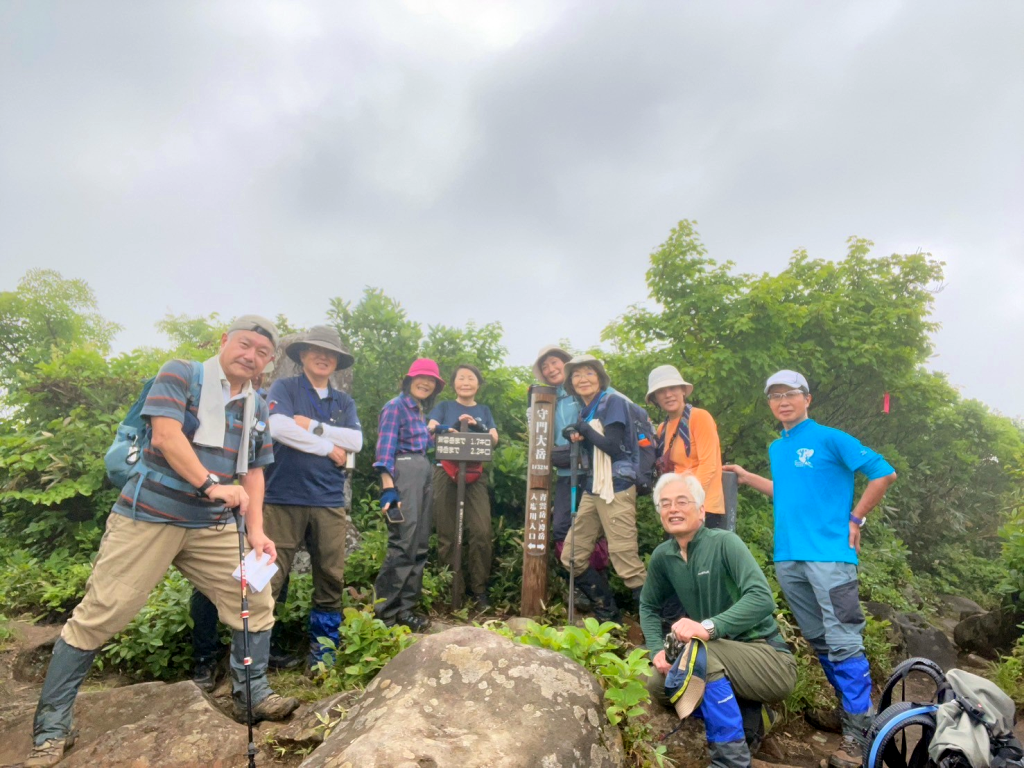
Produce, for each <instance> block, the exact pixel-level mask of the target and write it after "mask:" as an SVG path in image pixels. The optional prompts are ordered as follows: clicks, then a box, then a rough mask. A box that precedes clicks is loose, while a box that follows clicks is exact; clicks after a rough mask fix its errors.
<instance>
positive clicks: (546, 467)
mask: <svg viewBox="0 0 1024 768" xmlns="http://www.w3.org/2000/svg"><path fill="white" fill-rule="evenodd" d="M555 397H556V390H555V388H554V387H542V386H537V385H534V386H532V387H530V450H529V453H528V454H527V457H526V458H527V476H526V515H525V518H526V519H525V523H526V525H525V530H524V531H523V534H524V535H523V592H522V596H521V599H520V608H519V613H520V614H521V615H522V616H539V615H540V614H541V613H542V612H543V607H542V603H543V601H544V598H545V597H547V593H548V530H549V528H550V518H551V449H552V448H553V447H554V445H555Z"/></svg>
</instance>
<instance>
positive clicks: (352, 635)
mask: <svg viewBox="0 0 1024 768" xmlns="http://www.w3.org/2000/svg"><path fill="white" fill-rule="evenodd" d="M414 640H415V638H413V637H412V635H411V634H410V633H409V628H408V627H403V626H401V625H399V626H395V627H389V626H387V625H386V624H384V622H383V621H381V620H380V619H378V618H376V617H375V616H374V613H373V608H372V607H371V606H363V607H362V608H346V609H345V614H344V620H343V621H342V623H341V629H340V640H339V643H338V645H337V646H335V645H334V643H332V642H331V641H330V640H329V639H328V638H326V637H324V638H320V642H321V643H323V645H324V647H326V648H327V649H328V650H327V658H326V659H325V661H321V662H319V663H318V664H317V665H316V670H315V671H316V680H317V682H318V683H319V684H320V685H322V686H323V688H324V691H325V692H326V693H334V692H336V691H346V690H348V689H350V688H355V687H362V686H364V685H366V684H367V683H368V682H370V680H372V679H373V678H374V676H375V675H376V674H377V673H378V672H379V671H380V670H381V669H382V668H383V667H384V665H385V664H387V663H388V662H389V661H391V659H393V658H394V657H395V656H397V655H398V654H399V653H401V652H402V651H404V650H405V649H406V648H408V647H409V646H410V645H412V643H413V642H414Z"/></svg>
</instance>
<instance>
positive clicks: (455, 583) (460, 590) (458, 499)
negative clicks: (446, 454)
mask: <svg viewBox="0 0 1024 768" xmlns="http://www.w3.org/2000/svg"><path fill="white" fill-rule="evenodd" d="M459 431H460V432H468V431H469V428H468V427H467V426H466V422H465V421H463V422H462V424H461V425H460V426H459ZM458 464H459V472H458V481H457V484H456V486H455V509H456V515H455V517H456V520H455V561H454V562H453V563H452V565H453V566H454V571H455V572H454V573H453V574H452V610H454V611H457V610H459V609H460V608H461V607H462V598H463V597H464V596H465V592H466V580H465V579H464V578H463V576H462V524H463V522H464V521H465V519H466V462H465V461H460V462H458Z"/></svg>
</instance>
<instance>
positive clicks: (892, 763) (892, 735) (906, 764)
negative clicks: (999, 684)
mask: <svg viewBox="0 0 1024 768" xmlns="http://www.w3.org/2000/svg"><path fill="white" fill-rule="evenodd" d="M915 674H916V675H918V676H923V677H925V678H927V679H929V680H930V681H931V683H933V684H934V686H935V692H934V694H933V695H932V696H931V699H930V700H929V701H906V700H902V701H896V702H895V703H894V702H893V699H894V698H895V696H896V693H897V691H896V689H897V686H899V687H900V689H901V691H900V693H901V695H902V696H903V697H904V698H905V696H906V686H907V679H908V678H909V677H910V676H911V675H915ZM950 674H951V675H952V676H953V677H954V678H955V682H954V684H953V685H951V684H950V681H949V680H948V679H947V678H946V675H945V674H944V673H943V671H942V668H941V667H939V665H938V664H936V663H935V662H934V661H931V660H930V659H925V658H920V657H917V658H911V659H907V660H906V661H904V662H902V663H901V664H900V665H898V666H897V667H896V669H895V670H893V674H892V676H891V677H890V678H889V681H888V682H887V683H886V684H885V687H884V688H883V689H882V696H881V699H880V700H879V702H878V709H879V714H878V715H877V716H876V717H875V719H874V721H873V722H872V723H871V728H870V729H869V730H868V733H867V748H866V749H865V751H864V768H883V767H887V768H933V767H934V766H938V767H939V768H978V766H976V765H974V763H972V761H971V760H969V759H968V758H967V756H965V754H964V753H963V752H961V751H959V750H958V749H957V748H956V747H955V746H950V745H951V744H953V743H956V740H955V739H950V738H949V731H950V730H951V723H950V718H949V716H948V713H947V714H945V716H944V712H945V711H946V709H947V707H948V706H949V705H951V704H952V705H953V707H954V708H955V709H958V710H962V712H963V713H964V715H966V716H967V717H968V718H969V719H970V720H971V721H972V722H973V723H974V724H976V725H978V726H982V727H983V728H984V729H985V731H986V736H987V738H985V739H983V741H985V742H986V743H987V744H988V749H989V753H990V754H989V755H987V756H984V758H985V759H984V760H983V762H982V763H981V764H983V765H991V766H993V768H996V767H997V766H998V767H999V768H1012V767H1013V766H1024V763H1022V762H1021V760H1022V758H1024V750H1022V749H1021V745H1020V742H1019V741H1017V739H1015V738H1014V737H1013V734H1012V733H1009V732H1008V730H1007V729H1006V728H1005V727H1001V728H997V727H994V722H995V718H993V714H994V713H993V712H992V711H991V710H992V709H993V708H992V707H989V708H987V709H988V710H989V711H988V714H987V715H986V713H985V712H984V711H983V709H982V708H981V707H978V706H977V705H976V704H974V703H973V702H972V701H971V698H970V696H969V695H968V694H967V691H966V690H965V687H964V686H965V685H968V686H969V683H970V682H971V680H974V681H980V683H979V684H985V685H988V686H990V687H991V688H992V689H994V691H995V692H997V693H998V695H999V696H1002V697H1005V698H1006V701H1007V702H1009V707H1010V711H1011V712H1012V706H1013V705H1012V701H1010V699H1009V697H1007V696H1006V695H1005V694H1003V693H1002V692H1001V691H998V689H995V687H994V686H991V684H989V683H987V681H982V680H981V679H980V678H977V677H975V676H973V675H970V674H969V673H965V672H963V671H961V670H950ZM958 684H959V685H960V686H961V688H959V689H955V688H954V685H958ZM957 690H960V691H961V693H964V694H965V695H958V694H957ZM940 707H941V708H943V711H940ZM986 718H987V719H986ZM990 721H991V722H990ZM1003 725H1005V723H1004V724H1003ZM953 730H958V729H953ZM940 744H941V746H940ZM930 748H931V751H932V752H936V751H941V752H942V754H941V755H935V756H932V755H929V749H930ZM965 748H967V747H966V746H965ZM936 760H937V762H936Z"/></svg>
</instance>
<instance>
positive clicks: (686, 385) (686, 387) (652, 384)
mask: <svg viewBox="0 0 1024 768" xmlns="http://www.w3.org/2000/svg"><path fill="white" fill-rule="evenodd" d="M665 387H682V388H683V397H689V396H690V393H691V392H693V384H691V383H690V382H688V381H687V380H686V379H684V378H683V374H681V373H680V372H679V369H678V368H676V367H675V366H674V365H659V366H658V367H657V368H655V369H654V370H653V371H651V373H650V375H648V377H647V402H648V403H650V404H651V405H657V403H656V402H654V393H655V392H657V391H658V390H659V389H665Z"/></svg>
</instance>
